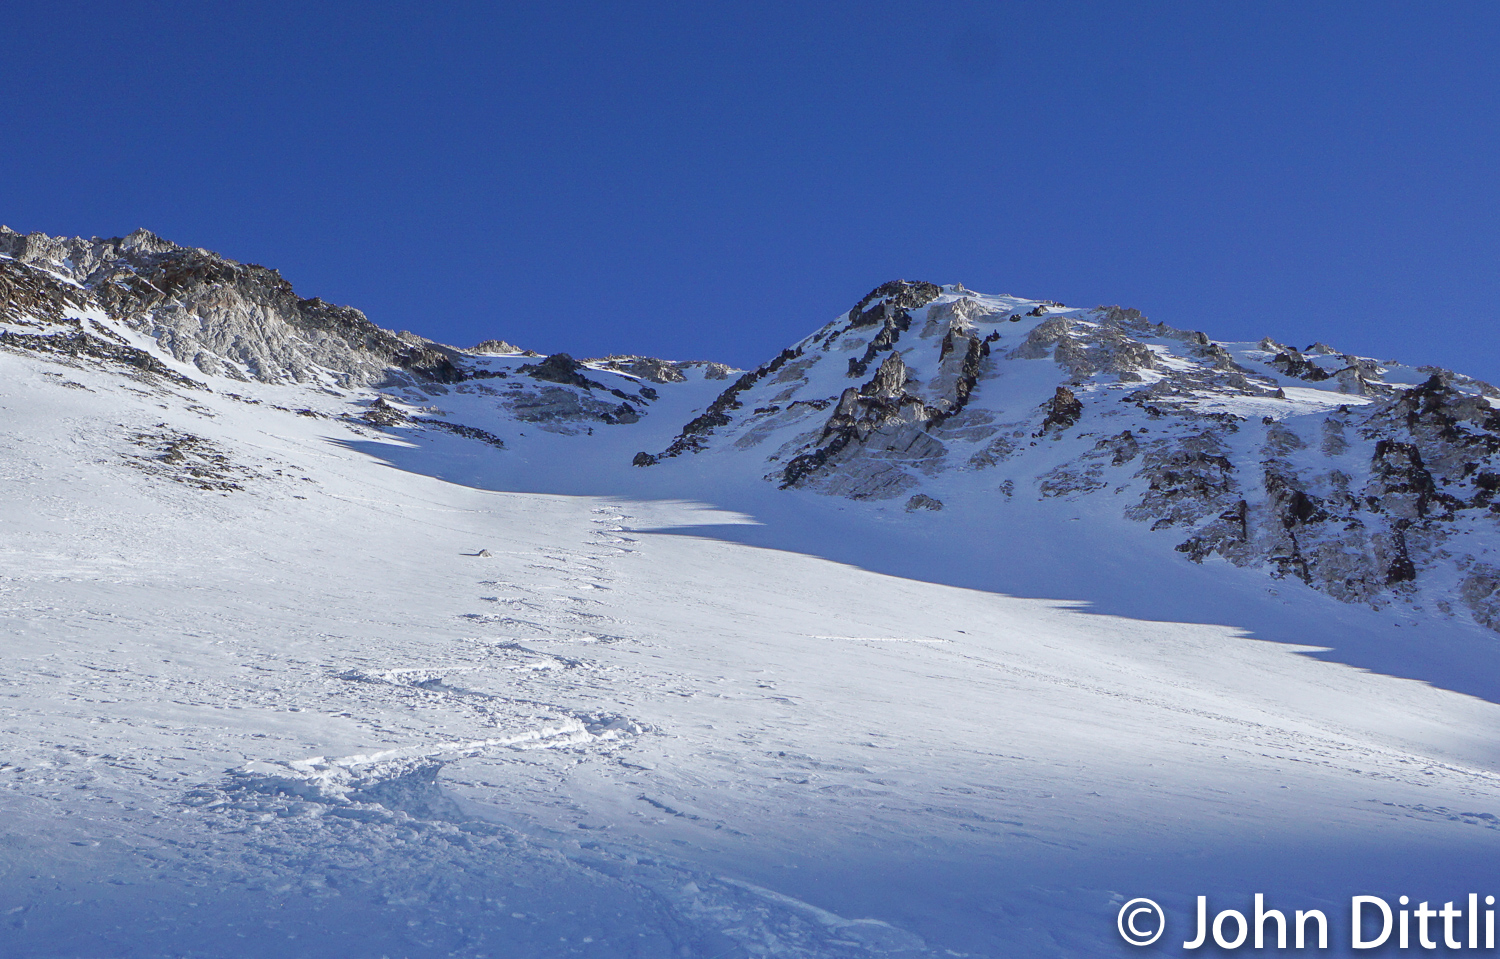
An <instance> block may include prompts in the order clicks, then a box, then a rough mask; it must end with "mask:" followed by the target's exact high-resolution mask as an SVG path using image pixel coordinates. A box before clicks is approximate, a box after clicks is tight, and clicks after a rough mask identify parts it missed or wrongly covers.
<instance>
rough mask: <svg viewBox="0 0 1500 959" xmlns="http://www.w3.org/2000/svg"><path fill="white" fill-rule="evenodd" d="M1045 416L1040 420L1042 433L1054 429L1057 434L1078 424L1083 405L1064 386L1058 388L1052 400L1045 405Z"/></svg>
mask: <svg viewBox="0 0 1500 959" xmlns="http://www.w3.org/2000/svg"><path fill="white" fill-rule="evenodd" d="M1046 409H1047V415H1046V417H1045V418H1044V419H1043V420H1042V432H1043V433H1045V432H1047V431H1048V430H1049V429H1052V428H1054V427H1056V428H1057V430H1058V431H1059V432H1061V431H1062V430H1065V429H1067V428H1068V427H1070V426H1072V425H1073V424H1074V423H1077V422H1078V418H1079V417H1081V416H1082V415H1083V403H1081V402H1079V400H1078V397H1076V396H1074V395H1073V391H1072V390H1070V389H1068V388H1067V387H1066V386H1059V387H1058V388H1057V392H1056V393H1054V394H1053V395H1052V399H1050V400H1048V401H1047V403H1046Z"/></svg>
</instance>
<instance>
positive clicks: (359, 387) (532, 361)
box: [0, 227, 728, 448]
mask: <svg viewBox="0 0 1500 959" xmlns="http://www.w3.org/2000/svg"><path fill="white" fill-rule="evenodd" d="M0 348H3V349H9V350H15V351H20V352H28V353H33V354H40V355H46V356H51V357H54V358H56V359H58V360H60V361H65V362H70V363H83V364H103V365H105V366H108V367H109V368H111V369H115V370H117V371H120V372H123V373H126V374H127V375H131V376H133V377H136V378H139V379H142V380H144V381H146V382H148V383H155V384H164V385H168V386H171V387H175V388H188V389H215V388H217V389H221V390H223V389H233V388H234V387H232V386H231V385H230V384H232V383H265V384H279V385H300V386H307V387H313V388H320V389H324V390H333V391H334V392H335V393H348V394H350V395H361V394H365V393H369V394H370V395H368V396H365V397H364V399H362V400H360V401H359V402H362V403H364V404H366V406H367V409H365V410H363V411H361V412H360V413H358V414H353V415H352V418H353V419H355V420H358V421H360V422H363V423H364V424H366V425H372V426H375V427H377V428H381V429H395V428H400V429H410V430H425V429H429V428H434V429H445V430H447V431H448V432H456V433H458V434H460V435H464V436H467V437H469V438H471V439H476V440H479V441H481V442H484V443H486V444H488V445H490V446H492V447H496V448H502V447H503V445H504V442H503V440H502V439H501V437H500V436H498V435H497V434H496V433H494V432H491V431H490V430H487V429H483V428H480V427H477V426H471V425H467V424H461V423H452V422H449V421H447V420H444V419H443V418H441V417H435V416H430V415H429V416H421V415H416V413H417V411H419V410H420V409H422V408H425V406H426V405H427V404H429V403H430V402H431V401H432V400H433V399H435V398H439V397H443V396H453V395H454V394H455V393H457V394H474V395H477V396H480V397H488V398H491V399H492V400H493V403H492V404H491V405H492V407H493V408H494V409H495V410H496V411H497V412H500V413H501V414H502V415H501V419H503V420H504V421H506V422H507V423H520V424H531V425H534V426H535V427H536V428H538V429H541V430H543V431H545V432H554V433H563V434H569V433H575V432H583V433H587V432H588V431H589V430H591V429H592V428H593V427H594V426H596V425H602V426H617V425H623V424H629V423H634V422H637V421H639V419H640V418H641V417H642V416H643V415H645V413H646V410H647V409H648V407H649V406H650V405H651V404H652V402H653V401H655V400H656V399H657V398H658V392H657V388H656V386H655V385H652V384H657V385H659V384H674V383H681V382H684V381H686V380H687V379H689V378H690V377H699V378H709V379H712V378H716V377H717V378H722V377H724V376H725V375H727V372H728V367H724V366H722V365H721V364H715V363H702V362H688V363H682V362H674V361H669V360H661V359H657V358H655V357H643V356H625V357H606V358H603V359H600V360H592V361H591V360H585V361H581V362H580V361H577V360H574V359H573V358H572V357H571V356H569V355H567V354H565V353H559V354H555V355H553V356H548V357H541V356H540V354H537V353H535V352H533V351H530V350H522V349H520V348H519V347H516V346H514V345H512V344H510V343H507V342H505V341H504V340H498V339H491V340H485V341H484V342H482V343H479V344H478V345H476V346H475V347H473V348H471V349H468V350H463V349H457V348H454V347H450V346H445V345H443V344H441V343H437V342H435V341H432V340H429V339H427V338H425V337H421V336H418V335H416V334H414V333H407V332H393V331H391V330H387V329H383V328H381V327H379V326H377V325H375V324H374V323H372V322H371V321H370V320H369V319H368V318H367V317H366V316H365V315H364V314H363V313H362V312H360V311H359V310H357V309H354V308H353V307H347V306H336V305H334V304H331V303H328V302H326V301H324V300H322V299H320V298H317V297H312V298H305V297H301V296H299V295H297V293H296V292H295V291H294V290H293V289H292V286H291V284H290V283H288V282H287V281H286V280H285V279H284V278H283V277H282V276H281V274H280V273H278V272H277V271H276V270H273V269H268V268H266V267H262V266H258V265H256V264H246V263H239V262H236V261H234V260H230V259H228V258H226V257H222V256H220V255H218V254H216V253H213V252H210V251H208V250H203V249H197V248H192V247H183V246H179V245H177V244H175V243H171V242H169V241H167V240H163V239H162V238H160V237H158V236H156V235H155V234H153V233H150V232H148V231H146V230H137V231H136V232H135V233H132V234H130V235H129V236H126V237H111V238H107V239H102V238H99V237H93V238H90V239H83V238H80V237H53V236H48V235H46V234H42V233H30V234H20V233H17V232H15V231H13V230H10V229H8V228H6V227H0ZM499 381H507V382H499ZM371 391H374V392H373V393H372V392H371ZM381 391H383V393H382V392H381Z"/></svg>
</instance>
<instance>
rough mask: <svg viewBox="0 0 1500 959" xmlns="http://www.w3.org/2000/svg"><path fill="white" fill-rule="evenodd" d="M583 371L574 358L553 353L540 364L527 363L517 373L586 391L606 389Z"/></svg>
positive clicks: (564, 354)
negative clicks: (581, 371)
mask: <svg viewBox="0 0 1500 959" xmlns="http://www.w3.org/2000/svg"><path fill="white" fill-rule="evenodd" d="M582 369H583V365H582V364H580V363H579V362H578V361H577V360H575V359H573V357H571V356H569V355H568V354H566V353H553V354H552V355H551V356H549V357H547V358H546V359H545V360H542V361H541V362H540V363H527V364H526V365H525V366H522V367H521V368H520V369H518V370H516V372H517V373H524V374H526V375H527V376H530V377H531V378H532V379H534V380H546V381H547V382H549V383H562V384H563V385H564V386H579V387H582V388H583V389H586V390H593V389H600V390H602V389H604V384H603V383H600V382H597V381H596V380H591V379H589V378H588V377H586V376H584V375H583V374H582V373H580V372H579V371H580V370H582Z"/></svg>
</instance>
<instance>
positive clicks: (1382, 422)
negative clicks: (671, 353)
mask: <svg viewBox="0 0 1500 959" xmlns="http://www.w3.org/2000/svg"><path fill="white" fill-rule="evenodd" d="M857 292H858V291H854V294H856V295H857ZM853 299H854V295H851V293H850V291H831V292H830V294H829V297H828V302H827V303H810V304H809V303H786V302H781V303H776V304H775V307H776V309H777V310H779V311H782V312H786V311H795V312H796V313H798V314H802V313H806V314H807V316H808V317H809V318H810V319H809V322H808V324H807V326H808V328H809V329H811V328H813V327H815V326H817V324H818V323H819V322H820V321H822V320H823V319H826V317H827V315H828V314H831V313H833V312H834V311H836V310H838V309H839V308H840V307H845V306H846V307H848V309H847V310H846V311H845V312H843V313H839V314H838V315H837V316H836V317H835V318H834V319H833V320H831V321H829V322H827V323H825V324H824V325H823V326H821V328H818V329H816V331H815V332H812V333H811V335H809V336H808V337H806V338H805V339H803V340H801V341H799V342H797V343H795V344H792V345H790V346H788V347H787V348H786V349H785V350H783V351H782V352H781V353H780V354H778V355H777V356H775V357H772V358H770V359H769V360H768V361H767V362H765V363H764V364H762V365H761V366H759V367H757V368H755V369H753V370H748V371H743V370H735V369H731V368H729V367H728V366H725V365H723V364H719V363H714V362H709V361H703V360H676V359H658V358H652V357H644V356H608V357H599V358H592V359H585V358H575V357H573V356H570V355H567V354H561V353H560V354H554V355H550V356H542V355H539V354H537V353H534V352H530V351H528V350H525V349H523V348H522V347H518V346H513V345H511V344H509V343H507V342H504V341H502V340H499V339H495V340H488V341H486V342H484V343H481V344H478V345H477V346H474V347H471V348H459V347H453V346H448V345H444V344H441V343H437V342H433V341H431V340H428V339H426V338H424V337H421V336H418V335H416V334H413V333H405V332H392V331H390V330H386V329H383V328H381V327H379V326H377V325H375V324H374V323H372V322H371V321H370V320H369V319H368V318H366V317H365V315H364V314H362V313H361V312H359V311H358V310H355V309H352V308H350V307H342V306H335V305H333V304H330V303H327V302H324V301H322V300H320V299H316V298H314V299H304V298H302V297H301V296H299V295H298V294H297V293H296V292H294V291H293V289H292V287H291V286H290V284H288V283H287V282H286V281H285V280H284V279H283V278H282V277H281V276H280V275H279V274H278V273H277V272H276V271H275V270H272V269H268V268H265V267H261V266H256V265H252V264H243V263H238V262H235V261H233V260H229V259H227V258H225V257H222V256H219V255H217V254H215V253H211V252H209V251H206V250H201V249H193V248H185V247H180V246H177V245H175V244H173V243H170V242H168V241H165V240H163V239H161V238H159V237H156V236H155V235H153V234H151V233H148V232H146V231H138V232H136V233H134V234H131V235H130V236H128V237H124V238H110V239H99V238H93V239H81V238H54V237H49V236H45V235H43V234H37V233H33V234H28V235H22V234H18V233H15V232H12V231H10V230H7V229H3V228H0V422H3V424H4V429H3V432H0V477H3V481H4V491H5V495H4V497H3V498H0V631H3V632H0V643H3V645H0V649H3V657H0V954H3V955H6V956H27V957H32V956H36V957H41V956H48V957H53V956H55V957H84V956H87V957H97V956H120V957H154V956H192V957H247V959H248V957H271V956H274V957H277V959H281V957H292V956H299V957H300V956H306V957H345V956H347V957H371V959H374V957H379V956H387V957H390V959H396V957H438V956H460V957H483V956H489V957H508V956H593V957H669V956H670V957H679V956H692V957H703V959H729V957H746V956H756V957H882V956H904V957H918V956H934V957H936V956H993V957H1044V956H1109V955H1129V954H1136V953H1138V952H1142V951H1153V952H1158V953H1163V954H1171V955H1177V954H1191V953H1192V950H1184V947H1183V943H1184V942H1186V941H1188V940H1190V939H1192V937H1193V936H1194V934H1195V919H1194V917H1195V912H1194V910H1195V909H1196V903H1197V897H1199V896H1206V897H1207V902H1208V904H1209V908H1210V909H1211V910H1212V911H1214V912H1217V911H1218V910H1222V909H1236V910H1238V911H1240V912H1241V913H1244V914H1246V915H1253V911H1254V908H1255V895H1256V894H1257V893H1261V894H1264V896H1265V898H1266V905H1267V908H1270V907H1275V908H1278V909H1280V910H1282V911H1283V912H1284V913H1286V914H1287V915H1288V916H1290V915H1292V914H1293V913H1294V912H1295V911H1296V910H1313V909H1317V910H1320V911H1321V912H1323V913H1325V914H1326V915H1327V917H1328V919H1329V924H1330V930H1331V931H1330V936H1329V950H1328V951H1329V952H1331V953H1334V954H1346V953H1348V952H1349V951H1350V936H1349V924H1350V914H1349V902H1350V897H1351V896H1357V895H1378V896H1383V897H1385V898H1386V899H1387V900H1389V901H1391V902H1393V903H1394V902H1395V901H1396V897H1397V896H1401V895H1406V896H1409V897H1411V902H1412V903H1416V902H1419V901H1430V902H1431V903H1433V904H1434V907H1436V906H1439V905H1441V904H1443V903H1445V902H1449V901H1452V902H1455V903H1459V904H1460V905H1464V904H1465V903H1467V901H1468V900H1467V897H1468V896H1469V894H1471V893H1474V894H1478V895H1479V896H1481V897H1483V896H1485V895H1497V896H1500V877H1497V875H1496V873H1495V871H1494V868H1493V862H1494V861H1495V856H1496V855H1497V853H1500V750H1497V747H1496V745H1495V744H1496V742H1497V733H1500V706H1497V705H1496V704H1497V702H1500V529H1497V524H1500V518H1497V513H1500V407H1497V401H1500V391H1497V390H1496V389H1495V388H1494V387H1492V386H1490V385H1489V384H1486V383H1483V382H1480V381H1478V380H1475V379H1472V378H1470V377H1467V376H1464V375H1462V374H1460V373H1455V372H1452V371H1449V370H1444V369H1437V368H1430V367H1422V368H1413V367H1409V366H1406V365H1403V364H1401V363H1399V362H1396V361H1386V360H1376V359H1372V358H1368V357H1359V356H1353V355H1348V354H1345V353H1341V352H1340V351H1339V350H1337V349H1336V348H1334V347H1332V346H1328V345H1326V344H1323V343H1321V342H1314V343H1312V345H1310V346H1301V347H1299V346H1297V345H1295V344H1287V343H1278V342H1273V341H1271V340H1270V339H1265V340H1261V341H1260V342H1254V343H1231V342H1220V341H1217V340H1214V339H1212V338H1211V335H1210V333H1205V332H1197V331H1187V330H1178V329H1172V328H1170V327H1166V326H1164V325H1161V324H1158V323H1153V322H1151V321H1149V320H1148V319H1147V318H1146V317H1145V316H1143V315H1142V314H1141V313H1140V312H1139V311H1137V310H1135V309H1124V308H1121V307H1116V306H1101V307H1094V308H1070V307H1066V306H1063V305H1062V304H1060V303H1056V302H1053V301H1049V300H1037V299H1027V298H1022V297H1015V296H1009V295H985V294H980V293H975V292H971V291H969V290H967V289H965V288H964V287H963V286H961V285H959V284H950V285H946V286H939V285H935V284H932V283H926V282H908V281H901V280H898V281H893V282H888V283H884V284H882V285H880V286H878V287H876V288H875V289H874V290H873V291H872V292H870V293H869V294H868V295H867V296H864V297H863V298H861V299H858V301H857V302H852V303H851V302H850V301H852V300H853ZM541 306H542V304H535V305H523V306H521V307H518V308H528V309H530V308H540V307H541ZM496 332H497V334H501V335H503V334H504V333H505V331H503V330H498V331H496ZM1318 335H1319V334H1318V331H1317V330H1315V329H1309V330H1308V331H1307V338H1308V339H1309V340H1316V339H1317V338H1318ZM1136 897H1149V898H1151V899H1153V900H1155V901H1156V902H1158V903H1160V904H1161V906H1162V907H1163V908H1164V910H1165V914H1166V917H1167V928H1166V931H1165V934H1164V935H1163V937H1162V939H1161V941H1160V942H1158V943H1157V944H1156V945H1154V946H1152V947H1149V950H1137V949H1136V947H1133V946H1131V945H1129V944H1127V943H1126V942H1124V941H1123V940H1122V938H1121V934H1120V932H1119V931H1118V929H1117V925H1116V921H1117V915H1118V913H1119V911H1120V908H1121V906H1122V904H1124V903H1125V902H1126V901H1128V900H1131V899H1134V898H1136ZM1441 925H1442V924H1441V922H1438V923H1436V924H1435V925H1434V928H1435V929H1438V930H1439V932H1440V931H1441ZM1460 925H1462V923H1461V924H1460ZM1209 948H1210V949H1212V948H1214V947H1213V946H1212V945H1210V946H1209ZM1246 948H1249V947H1248V946H1246Z"/></svg>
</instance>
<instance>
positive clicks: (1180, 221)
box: [0, 0, 1500, 381]
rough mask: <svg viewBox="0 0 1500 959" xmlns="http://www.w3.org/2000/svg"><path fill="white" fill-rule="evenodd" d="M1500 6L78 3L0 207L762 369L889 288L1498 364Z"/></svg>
mask: <svg viewBox="0 0 1500 959" xmlns="http://www.w3.org/2000/svg"><path fill="white" fill-rule="evenodd" d="M1497 48H1500V5H1495V4H1478V3H1474V4H1466V3H1444V4H1417V3H1406V4H1391V3H1379V2H1361V3H1314V4H1309V3H1305V2H1304V3H1274V2H1263V3H1254V4H1250V3H1232V4H1231V3H1202V2H1195V3H1144V2H1141V3H1136V2H1131V3H1071V4H1067V3H943V4H902V3H879V2H868V0H866V2H861V3H857V4H856V3H824V4H817V3H813V4H809V3H805V2H804V3H777V2H757V3H733V2H725V3H713V4H704V3H682V4H676V3H640V2H637V3H581V4H563V3H550V4H529V3H519V2H517V3H500V4H495V3H473V4H466V3H446V4H395V3H338V2H321V3H317V4H303V3H297V4H289V3H287V4H284V3H276V2H265V3H256V4H249V3H222V4H220V3H215V4H202V3H149V2H140V3H130V4H119V3H107V4H106V3H84V4H76V3H48V4H30V5H25V6H24V7H17V8H14V9H9V10H7V11H6V15H5V23H4V29H3V32H0V52H3V55H4V57H5V62H6V64H7V70H6V81H5V85H4V92H3V94H0V97H3V99H0V103H3V105H4V106H3V113H0V146H3V148H0V222H4V223H7V224H8V225H10V226H11V227H13V228H15V229H19V230H23V231H30V230H41V231H44V232H48V233H65V234H84V235H95V234H97V235H103V236H109V235H118V234H123V233H127V232H129V231H131V230H133V229H135V228H136V227H139V226H144V227H147V228H148V229H151V230H154V231H156V232H157V233H160V234H162V235H163V236H166V237H168V238H169V239H173V240H176V241H178V242H180V243H184V244H189V245H194V246H203V247H208V248H210V249H214V250H217V251H219V252H222V253H224V254H225V255H226V256H230V257H232V258H235V259H239V260H244V261H250V262H258V263H263V264H265V265H268V266H275V267H277V268H279V269H280V270H281V271H282V272H283V274H285V275H286V276H287V277H288V279H290V280H291V281H292V282H293V283H294V284H295V285H296V287H297V289H298V291H299V292H300V293H302V295H304V296H314V295H316V296H322V297H324V298H325V299H330V300H334V301H336V302H340V303H349V304H352V305H355V306H358V307H360V308H361V309H363V310H365V311H366V312H367V313H368V314H369V315H370V317H371V318H372V319H373V320H375V321H376V322H377V323H380V324H381V325H384V326H389V327H395V328H404V329H411V330H415V331H417V332H420V333H423V334H425V335H428V336H432V337H434V338H436V339H439V340H443V341H446V342H453V343H458V344H460V345H466V344H469V343H473V342H475V341H477V340H479V339H482V338H485V337H490V336H499V337H503V338H506V339H510V340H512V341H515V342H518V343H520V344H522V345H525V346H530V347H533V348H535V349H538V350H543V351H548V352H551V351H557V350H567V351H569V352H573V353H575V354H599V353H605V352H619V351H630V352H644V353H653V354H657V355H666V356H671V357H676V358H699V357H702V358H714V359H722V360H726V361H729V362H733V363H736V364H740V365H751V364H755V363H757V362H759V361H761V360H763V359H765V358H768V357H769V356H771V355H773V354H774V353H775V352H776V351H777V350H779V349H780V348H781V347H782V346H785V345H787V344H788V343H790V342H791V341H793V340H795V339H797V338H799V337H801V336H802V335H804V334H805V333H807V332H810V331H811V330H812V329H815V328H816V327H817V326H819V325H821V324H822V323H823V322H825V321H826V320H828V319H830V318H831V317H832V316H833V315H834V314H836V313H838V312H840V311H842V310H845V309H847V308H848V307H849V306H850V305H852V304H853V303H854V302H855V301H856V300H858V299H859V298H860V296H862V295H863V294H864V293H865V292H867V291H868V290H869V289H870V288H871V287H873V286H875V285H876V284H878V283H880V282H882V281H885V280H888V279H893V278H897V277H904V278H907V279H929V280H933V281H936V282H952V281H961V282H963V283H966V284H967V285H969V286H970V287H972V288H975V289H979V290H982V291H985V292H992V293H1002V292H1003V293H1014V294H1018V295H1025V296H1034V297H1046V298H1051V299H1057V300H1062V301H1064V302H1066V303H1068V304H1069V305H1094V304H1097V303H1120V304H1123V305H1127V306H1135V307H1139V308H1140V309H1142V310H1143V311H1144V312H1146V313H1147V314H1148V315H1150V316H1151V317H1152V318H1154V319H1160V320H1165V321H1167V322H1169V323H1172V324H1174V325H1177V326H1185V327H1190V328H1195V329H1203V330H1206V331H1207V332H1209V333H1210V335H1213V336H1215V337H1218V338H1221V339H1231V338H1235V339H1248V338H1259V337H1260V336H1262V335H1266V334H1270V335H1272V336H1275V337H1277V338H1279V339H1283V340H1289V341H1296V342H1297V343H1298V345H1304V346H1305V345H1306V344H1307V343H1309V342H1311V341H1312V340H1314V339H1320V340H1327V341H1329V342H1331V343H1332V344H1333V345H1335V346H1337V347H1339V348H1342V349H1345V350H1349V351H1352V352H1358V353H1361V354H1365V355H1373V356H1376V357H1379V358H1388V357H1399V358H1402V359H1404V360H1408V361H1412V362H1418V363H1437V364H1441V365H1445V366H1453V367H1457V368H1459V369H1461V370H1464V371H1467V372H1470V373H1473V374H1475V375H1478V376H1482V377H1484V378H1487V379H1491V380H1497V381H1500V338H1497V337H1496V336H1495V333H1494V329H1495V327H1494V322H1495V318H1496V316H1497V313H1500V228H1497V222H1500V218H1497V213H1500V210H1497V206H1500V203H1497V200H1500V177H1497V176H1496V166H1497V162H1496V160H1497V155H1500V111H1497V106H1500V102H1497V101H1500V58H1497V57H1496V56H1495V55H1494V50H1496V49H1497Z"/></svg>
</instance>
